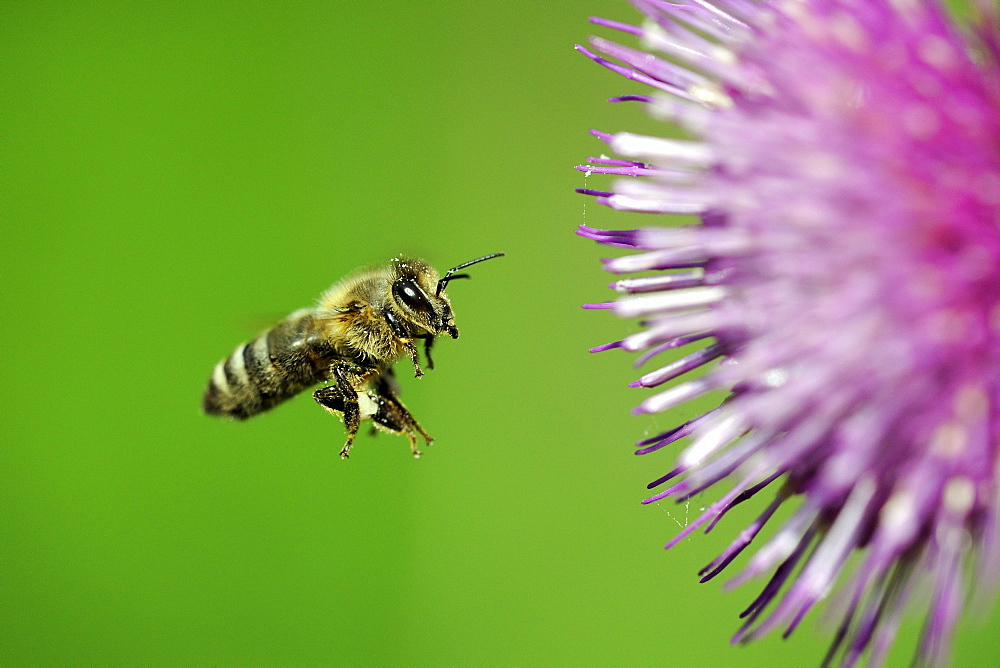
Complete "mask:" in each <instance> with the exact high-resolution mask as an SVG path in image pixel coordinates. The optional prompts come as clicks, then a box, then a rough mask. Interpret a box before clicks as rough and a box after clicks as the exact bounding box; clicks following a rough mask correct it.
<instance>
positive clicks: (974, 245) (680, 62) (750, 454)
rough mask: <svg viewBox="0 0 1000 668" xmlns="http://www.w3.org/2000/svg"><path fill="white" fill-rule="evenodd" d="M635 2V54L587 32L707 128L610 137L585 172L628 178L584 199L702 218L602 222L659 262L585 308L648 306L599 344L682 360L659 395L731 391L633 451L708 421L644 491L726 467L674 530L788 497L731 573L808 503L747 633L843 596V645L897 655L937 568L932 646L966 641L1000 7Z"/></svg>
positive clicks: (987, 400) (995, 544) (616, 241)
mask: <svg viewBox="0 0 1000 668" xmlns="http://www.w3.org/2000/svg"><path fill="white" fill-rule="evenodd" d="M632 4H634V5H635V6H636V8H638V9H639V10H640V11H641V12H642V13H643V15H644V20H643V22H641V24H640V25H629V24H624V23H618V22H615V21H609V20H604V19H593V22H594V23H596V24H598V25H599V26H603V27H605V28H609V29H612V30H617V31H619V32H621V33H625V39H624V41H627V42H632V43H634V42H638V45H637V47H636V46H625V45H622V44H618V43H615V42H613V41H609V40H607V39H602V38H594V39H592V40H591V42H590V48H589V49H587V48H583V47H580V50H581V51H583V53H584V54H586V55H587V56H588V57H590V58H592V59H593V60H595V61H596V62H598V63H599V64H601V65H604V66H606V67H608V68H609V69H611V70H613V71H615V72H618V73H620V74H622V75H624V76H626V77H627V78H629V79H631V80H633V81H635V82H639V83H641V84H645V85H646V87H647V90H645V91H643V92H642V94H630V95H625V96H623V97H620V98H614V99H613V101H637V102H639V103H641V104H644V105H645V106H646V108H647V109H648V110H649V112H650V113H651V114H652V115H653V116H654V117H655V118H658V119H662V120H664V121H668V122H671V123H675V124H677V125H679V126H680V127H681V128H683V129H684V130H685V131H686V132H687V133H688V134H689V138H688V139H670V138H664V137H652V136H640V135H635V134H630V133H619V134H606V133H602V132H596V131H595V132H594V134H595V135H596V136H597V137H598V138H599V139H601V140H603V141H604V142H606V143H607V144H608V146H609V147H610V150H611V152H613V153H614V154H615V157H613V158H608V157H603V156H602V157H598V158H591V159H590V160H589V164H588V165H584V166H582V167H581V168H580V169H582V170H584V171H586V172H588V173H610V174H618V175H621V176H623V177H625V178H623V179H621V180H619V181H617V182H616V183H615V184H614V185H613V187H612V189H611V190H610V191H607V192H603V191H595V190H585V191H583V192H585V193H586V194H589V195H594V196H596V197H597V199H598V201H600V202H602V203H604V204H607V205H608V206H610V207H612V208H614V209H618V210H622V211H631V212H640V213H652V214H694V215H697V216H699V217H700V222H699V224H680V225H676V224H675V225H673V226H670V225H671V221H670V220H669V219H667V218H664V217H662V216H656V217H651V218H647V219H646V221H645V222H646V223H647V225H646V226H644V227H642V228H641V229H632V230H628V231H610V230H598V229H593V228H589V227H585V226H584V227H581V229H580V231H579V233H580V234H581V235H583V236H585V237H589V238H591V239H595V240H597V241H599V242H601V243H605V244H609V245H612V246H618V247H623V248H628V249H632V250H634V251H636V252H634V253H632V254H626V255H623V256H621V257H617V258H615V259H611V260H607V261H606V263H605V267H606V269H607V270H608V271H610V272H612V273H615V274H626V275H627V274H633V273H637V272H649V273H646V274H645V275H643V276H641V277H626V278H622V279H621V280H618V281H617V282H616V283H615V284H614V285H613V287H615V288H617V290H618V291H619V292H620V293H623V294H622V296H621V297H620V298H618V299H617V300H616V301H613V302H609V303H606V304H594V305H590V306H591V307H596V308H609V309H611V310H612V311H613V312H615V313H616V314H618V315H620V316H623V317H629V318H633V317H635V318H640V319H641V320H642V324H643V329H641V331H639V332H638V333H635V334H632V335H630V336H627V337H625V338H624V339H622V340H621V341H617V342H615V343H611V344H607V345H604V346H599V347H598V348H595V350H606V349H609V348H622V349H625V350H627V351H645V353H644V354H643V355H642V356H641V358H640V360H639V362H640V363H645V362H647V361H649V360H650V359H653V358H659V359H661V360H666V361H664V362H663V364H662V366H660V367H659V368H657V369H655V370H653V371H649V372H648V373H645V374H644V375H642V376H641V377H640V378H639V380H637V381H636V382H635V383H633V385H634V386H639V387H643V388H654V387H660V386H664V387H665V388H666V389H660V390H658V391H657V392H656V393H653V394H650V395H648V396H647V397H646V398H645V399H644V400H643V401H642V403H641V404H640V405H639V407H638V408H637V409H636V410H637V412H639V413H659V412H661V411H665V410H667V409H670V408H672V407H675V406H678V405H680V404H682V403H685V402H687V401H689V400H691V399H693V398H695V397H699V396H701V395H704V394H706V393H709V392H711V391H713V390H723V391H724V392H725V393H726V394H725V396H726V398H725V400H724V401H722V403H721V405H719V406H718V408H716V409H714V410H712V411H710V412H708V413H706V414H704V415H702V416H700V417H697V418H696V419H693V420H690V421H688V422H686V423H684V424H682V425H680V426H679V427H677V428H675V429H672V430H670V431H667V432H665V433H662V434H659V435H658V436H656V437H654V438H650V439H646V440H644V441H640V443H639V446H640V449H639V451H638V452H639V453H640V454H645V453H650V452H653V451H657V450H660V449H661V448H664V447H665V446H668V445H670V444H672V443H675V442H676V441H678V440H680V439H681V438H683V437H690V442H689V444H688V445H687V446H686V448H685V449H684V450H683V451H682V452H681V453H680V455H679V458H678V459H677V461H676V464H675V465H674V468H673V469H672V470H670V471H669V472H667V473H666V474H665V475H663V476H662V477H660V478H659V479H657V480H655V481H654V482H653V483H651V484H650V487H651V488H656V487H660V486H662V485H667V483H668V481H670V483H671V484H670V486H668V487H666V489H664V490H663V491H660V492H659V493H657V494H656V495H655V496H653V497H651V498H650V499H647V502H652V501H656V500H659V499H662V498H664V497H668V496H672V497H675V498H677V499H678V500H684V499H687V498H690V497H691V496H693V495H695V494H699V493H701V492H702V491H703V490H706V489H707V488H709V487H712V486H714V485H717V484H719V483H722V481H723V480H724V479H725V480H727V481H729V483H731V486H729V487H728V488H725V489H724V490H723V491H722V492H717V493H716V495H717V496H718V500H717V501H715V502H714V503H712V504H711V505H710V506H709V507H708V508H707V510H706V511H705V512H704V514H703V515H701V516H700V517H699V518H698V519H697V520H695V521H694V522H693V523H692V524H691V525H689V526H688V527H687V528H686V529H685V530H684V531H683V532H682V533H681V534H680V536H678V537H677V538H675V539H674V540H673V541H671V543H670V544H668V547H669V546H671V545H673V544H675V543H676V542H677V541H678V540H679V539H681V538H683V537H684V536H687V535H688V534H690V533H691V532H692V531H694V530H696V529H698V528H702V527H706V528H707V529H710V528H712V527H713V526H714V525H715V523H716V522H718V521H719V519H720V518H721V517H722V516H723V515H724V514H725V513H726V512H727V511H728V510H729V509H730V508H732V507H733V506H735V505H737V504H739V503H742V502H743V501H746V500H747V499H749V498H750V497H752V496H754V495H755V494H757V493H758V492H761V491H762V490H764V489H774V490H775V491H776V493H775V496H774V499H773V501H771V502H770V503H769V504H768V505H767V506H766V508H765V509H764V510H763V512H762V513H761V515H760V516H759V517H758V519H757V520H755V521H754V522H753V523H752V524H751V525H750V526H749V527H748V528H747V529H745V530H744V531H743V532H741V533H740V534H739V536H738V537H737V538H736V540H734V541H733V543H732V544H731V545H730V546H729V547H728V548H727V549H726V550H725V551H724V552H723V553H722V554H720V555H719V556H718V557H717V558H716V559H715V560H714V561H712V562H711V563H710V564H708V566H706V567H705V569H704V570H703V571H702V575H703V576H704V578H703V579H704V580H709V579H711V578H713V577H714V576H716V575H717V574H719V573H720V572H721V571H722V570H723V569H724V568H726V566H727V565H729V564H730V562H732V561H733V560H734V559H735V558H736V557H737V556H738V555H739V554H740V553H741V552H742V551H743V550H744V549H745V548H746V547H747V546H748V545H749V544H750V543H751V541H753V540H754V538H755V537H757V536H758V534H759V533H760V532H761V529H762V527H763V526H764V524H765V523H766V522H767V521H768V519H769V518H770V517H771V516H772V515H773V514H774V513H775V511H776V510H777V508H778V507H779V506H780V505H781V504H782V503H783V502H785V501H786V500H790V499H798V500H799V503H798V505H797V506H796V508H795V509H794V512H792V514H791V515H790V518H789V519H788V520H787V521H785V522H784V524H783V525H781V526H780V527H777V528H776V529H775V530H774V532H773V534H771V535H770V537H769V538H768V539H767V540H765V539H764V537H763V536H762V537H761V542H762V543H763V544H762V545H761V546H760V547H759V548H757V549H756V550H755V551H753V554H752V555H751V556H750V557H749V559H748V561H747V562H746V565H745V568H744V569H743V571H742V572H741V573H740V574H739V575H737V577H736V578H735V582H736V583H737V584H739V583H741V582H743V581H745V580H747V579H750V578H752V577H754V576H759V575H768V576H770V579H769V581H768V582H767V584H766V585H765V586H764V589H763V591H762V592H761V594H760V596H759V597H758V598H757V599H756V600H754V601H753V603H752V604H751V605H750V607H749V608H748V609H747V610H746V611H745V612H744V617H745V618H746V620H745V624H744V625H743V627H742V628H741V629H740V630H739V632H738V633H737V635H736V638H735V640H737V641H746V640H749V639H752V638H754V637H756V636H759V635H761V634H763V633H766V632H768V631H770V630H772V629H774V628H776V627H780V628H782V629H784V630H785V632H786V633H790V632H791V630H793V629H794V628H795V627H796V625H798V624H799V622H800V621H801V620H802V618H803V617H804V616H805V615H806V613H807V612H808V611H809V610H810V609H811V608H813V607H814V606H815V604H816V603H818V602H819V601H820V600H822V599H824V598H826V597H827V595H828V594H830V593H831V592H834V591H836V593H837V598H839V599H840V604H841V606H842V608H841V609H842V610H843V616H842V623H841V625H840V627H839V629H838V630H837V632H836V633H835V635H834V641H833V644H832V647H831V650H830V654H829V655H828V657H827V661H828V662H829V661H834V660H836V661H839V662H842V663H843V664H846V665H849V664H852V663H854V662H856V661H857V660H858V658H859V657H860V656H861V655H862V653H863V652H865V651H868V652H869V656H868V659H869V661H870V663H871V664H872V665H875V664H878V663H881V661H882V660H883V659H884V657H885V654H886V652H887V650H888V648H889V646H890V644H891V642H892V640H893V638H894V636H895V633H896V629H897V627H898V624H899V622H900V617H901V614H902V612H903V610H904V608H905V607H906V606H907V604H908V602H910V601H911V599H912V598H913V597H912V594H913V593H914V590H915V589H917V588H918V586H921V585H922V582H923V581H926V582H927V583H928V584H929V588H930V595H929V599H928V601H927V603H926V605H927V606H928V608H927V613H926V625H925V629H924V632H923V635H922V640H921V646H920V648H919V649H918V653H917V657H918V661H919V662H922V663H930V664H933V663H940V662H943V661H946V660H947V657H948V655H949V644H950V640H951V636H952V634H953V630H954V625H955V623H956V620H957V618H958V617H959V615H960V613H961V611H962V609H963V607H964V606H965V604H966V598H967V596H966V593H967V587H966V582H967V580H968V579H970V578H974V579H975V582H976V583H977V587H978V588H979V589H982V588H983V587H984V585H985V584H987V583H991V584H992V583H995V582H996V580H997V575H998V570H1000V569H998V566H1000V537H998V524H997V520H998V517H997V512H998V449H1000V441H998V439H1000V37H998V32H997V18H996V13H995V12H994V11H991V10H989V9H987V8H986V4H985V3H982V4H981V5H980V6H979V11H978V12H977V16H976V17H975V18H974V19H973V24H972V27H971V30H969V31H968V32H967V33H963V32H961V31H960V30H959V29H958V28H956V27H955V25H954V24H953V23H952V22H951V21H950V20H949V18H948V16H947V14H946V12H945V11H944V9H943V8H942V7H941V6H940V5H939V4H938V3H937V2H935V1H933V0H865V1H864V2H858V1H851V0H798V1H793V0H787V1H782V2H777V1H776V2H773V3H760V2H752V1H751V0H677V1H675V2H663V1H658V0H633V2H632ZM633 225H638V223H637V222H634V223H633ZM678 350H680V353H681V354H680V355H678ZM687 350H691V352H687ZM699 367H706V369H707V370H706V371H705V373H703V374H701V375H700V376H697V377H695V378H692V379H683V380H676V379H678V378H679V377H680V376H683V375H685V374H687V373H688V372H690V371H692V370H694V369H696V368H699ZM667 468H668V467H667ZM854 553H859V557H858V559H857V564H856V568H854V569H848V568H847V567H846V563H847V560H848V558H849V557H851V556H852V554H854Z"/></svg>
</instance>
